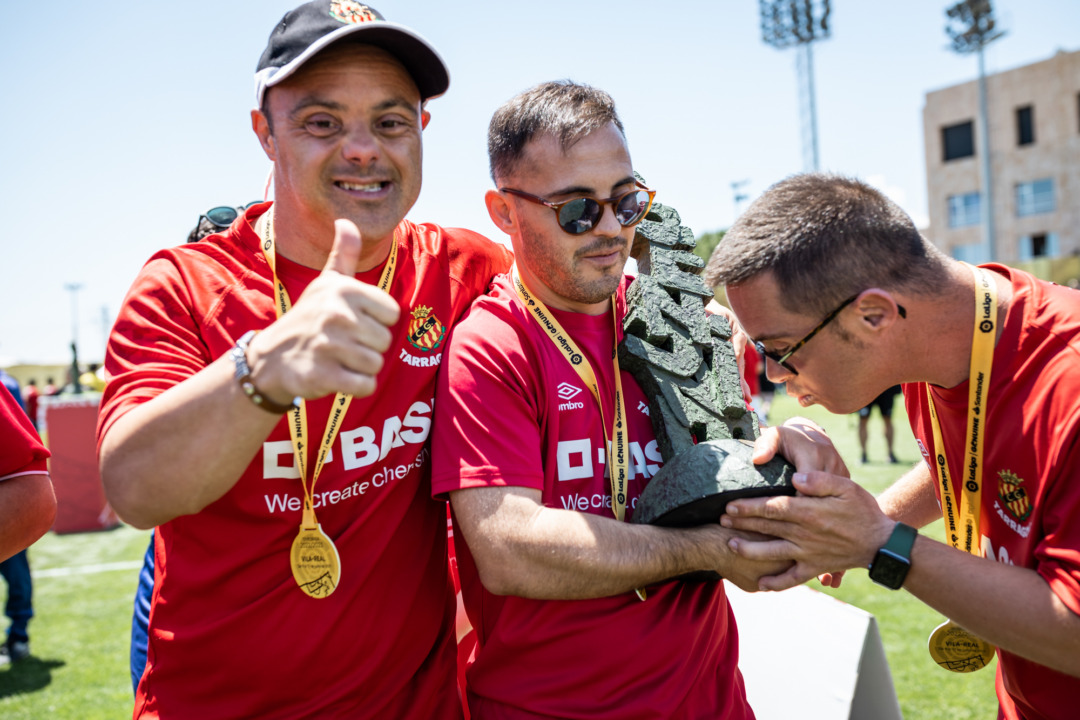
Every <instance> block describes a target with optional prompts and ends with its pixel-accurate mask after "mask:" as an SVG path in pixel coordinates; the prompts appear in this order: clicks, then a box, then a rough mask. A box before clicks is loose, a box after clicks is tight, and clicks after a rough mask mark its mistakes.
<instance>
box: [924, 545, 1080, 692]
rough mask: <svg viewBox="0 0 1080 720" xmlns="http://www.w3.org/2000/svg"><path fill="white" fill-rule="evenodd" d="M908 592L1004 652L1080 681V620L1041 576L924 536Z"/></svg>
mask: <svg viewBox="0 0 1080 720" xmlns="http://www.w3.org/2000/svg"><path fill="white" fill-rule="evenodd" d="M904 589H905V590H907V591H908V592H910V593H911V594H912V595H914V596H915V597H917V598H919V599H920V600H922V601H923V602H925V603H926V604H927V605H929V606H930V607H932V608H934V609H935V610H937V611H938V612H940V613H941V614H943V615H945V616H946V617H948V618H950V619H952V620H953V621H954V622H956V623H957V624H959V625H960V626H962V627H963V628H965V629H966V630H969V631H970V632H973V633H975V634H976V635H978V636H979V637H981V638H983V639H985V640H987V641H989V642H991V643H993V644H994V645H996V646H998V647H1000V648H1002V649H1003V650H1008V651H1009V652H1011V653H1014V654H1016V655H1020V656H1022V657H1025V658H1027V659H1029V660H1032V661H1033V662H1037V663H1039V664H1040V665H1045V666H1046V667H1049V668H1053V669H1055V670H1058V671H1060V672H1063V673H1066V674H1068V675H1073V676H1075V677H1080V653H1077V651H1076V649H1077V648H1078V647H1080V616H1078V615H1076V614H1075V613H1074V612H1072V611H1071V610H1069V608H1068V607H1067V606H1066V605H1065V604H1064V603H1063V602H1062V601H1061V599H1060V598H1058V596H1057V595H1056V594H1055V593H1054V592H1053V591H1052V590H1051V589H1050V585H1049V584H1048V583H1047V582H1046V580H1044V579H1043V578H1042V576H1040V575H1039V574H1038V573H1037V572H1036V571H1034V570H1031V569H1027V568H1020V567H1015V566H1013V565H1008V564H1006V563H999V562H995V561H993V560H990V559H986V558H980V557H975V556H974V555H970V554H968V553H965V552H963V551H961V550H956V549H954V548H952V547H949V546H947V545H944V544H942V543H939V542H937V541H935V540H931V539H929V538H926V537H921V536H920V537H919V538H918V540H917V541H916V543H915V548H914V550H913V553H912V558H911V570H910V572H909V573H908V576H907V580H906V581H905V582H904ZM929 630H930V628H927V631H929Z"/></svg>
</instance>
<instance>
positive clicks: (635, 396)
mask: <svg viewBox="0 0 1080 720" xmlns="http://www.w3.org/2000/svg"><path fill="white" fill-rule="evenodd" d="M488 149H489V157H490V162H491V173H492V178H493V180H494V181H495V184H496V187H497V188H498V190H491V191H489V192H488V193H487V196H486V201H487V206H488V211H489V213H490V215H491V218H492V220H493V221H494V222H495V224H496V225H498V226H499V227H500V228H501V229H502V230H503V231H504V232H506V233H507V234H509V235H510V237H511V240H512V243H513V247H514V252H515V256H516V258H517V265H516V266H515V272H513V273H511V274H509V275H505V276H502V277H500V278H498V279H496V281H495V283H494V287H493V289H492V291H491V292H490V294H488V295H486V296H484V297H483V298H481V299H479V300H478V301H477V302H476V303H475V304H474V305H473V307H472V309H471V310H470V311H469V314H468V315H467V317H466V318H465V319H463V320H462V322H461V323H460V324H459V325H458V327H457V328H456V329H455V331H454V333H453V337H452V339H451V341H450V344H449V347H448V349H447V358H446V361H445V364H446V367H445V368H444V372H443V374H442V375H441V376H440V378H439V385H438V393H437V398H436V402H435V433H434V435H433V456H434V462H435V469H434V472H433V476H432V489H433V492H434V493H435V494H436V495H437V496H442V495H444V494H449V497H450V499H451V504H452V507H453V511H454V515H455V527H456V531H455V542H456V545H457V551H458V562H459V569H460V572H461V584H462V593H463V595H464V599H465V606H466V609H467V610H468V613H469V617H470V620H471V621H472V624H473V626H474V627H475V628H476V632H477V643H478V645H477V649H476V651H475V656H474V657H475V661H474V662H473V664H472V665H471V666H470V667H469V670H468V674H467V678H468V679H467V688H468V696H469V707H470V710H471V712H472V717H473V718H475V719H478V720H485V719H487V718H537V717H560V718H645V717H664V718H689V717H695V718H696V717H708V718H752V717H753V712H752V711H751V709H750V707H749V706H748V704H747V701H746V695H745V690H744V687H743V681H742V676H741V674H740V673H739V670H738V666H737V663H738V634H737V632H736V629H735V620H734V617H733V616H732V612H731V608H730V606H729V605H728V602H727V598H726V596H725V594H724V587H723V583H722V582H720V581H715V582H704V583H695V582H682V581H678V580H669V579H670V578H672V577H675V576H678V575H681V574H683V573H688V572H692V571H697V570H705V569H709V570H717V571H719V572H721V573H722V574H723V575H724V576H726V577H729V578H730V579H732V580H733V581H735V582H737V583H738V584H739V585H741V586H743V587H755V586H756V580H757V577H758V576H759V575H761V574H762V573H766V572H768V573H772V572H776V571H777V570H778V569H779V568H780V567H782V566H783V563H778V564H771V563H766V564H759V563H755V562H738V561H735V558H734V557H733V556H732V554H731V553H730V551H729V550H728V548H727V545H726V540H727V539H728V538H729V537H730V535H728V534H727V533H728V531H726V530H724V529H723V528H721V527H720V526H719V525H715V524H712V525H708V526H704V527H701V528H694V529H688V530H671V529H664V528H658V527H652V526H648V525H631V524H629V523H628V522H625V521H624V518H623V516H622V513H623V512H624V513H625V518H626V519H629V517H630V516H631V515H632V514H633V507H634V504H635V502H636V500H637V497H638V495H639V494H640V492H641V490H642V489H643V488H644V487H645V485H646V484H647V482H648V479H649V478H650V477H651V476H652V475H653V474H654V473H655V472H656V471H657V470H659V468H660V465H661V464H662V460H661V457H660V453H659V451H658V450H657V445H656V440H655V439H654V435H653V429H652V425H651V424H650V422H649V418H648V416H647V414H646V413H644V412H642V411H641V410H640V409H639V408H641V407H645V406H646V405H647V403H646V402H645V396H644V394H643V393H642V391H641V389H640V388H639V387H638V385H637V383H636V382H635V381H634V380H633V378H632V376H631V375H629V374H628V373H625V372H619V371H618V368H617V366H616V367H613V365H612V357H613V350H614V348H615V346H616V343H617V341H618V338H619V337H621V335H622V329H621V328H622V318H623V315H625V313H626V301H625V291H626V286H627V284H628V278H625V277H624V275H623V265H624V263H625V261H626V258H627V255H628V254H629V251H630V246H631V242H632V241H633V237H634V225H636V224H637V223H638V222H640V220H641V219H642V218H643V217H644V216H645V214H646V212H647V211H648V208H649V206H650V204H651V196H652V193H651V191H648V190H645V189H642V188H640V187H639V186H638V185H637V184H636V183H635V180H634V172H633V165H632V163H631V160H630V154H629V151H628V149H627V145H626V139H625V137H624V134H623V128H622V123H621V122H620V121H619V118H618V116H617V114H616V112H615V107H614V103H613V102H612V100H611V98H610V97H609V96H608V95H607V94H606V93H604V92H602V91H599V90H596V89H594V88H590V87H588V86H582V85H576V84H573V83H570V82H557V83H547V84H544V85H540V86H537V87H535V88H533V89H531V90H529V91H527V92H525V93H522V94H521V95H519V96H517V97H515V98H513V99H511V100H510V101H509V102H507V103H506V104H504V105H503V106H502V107H501V108H500V109H499V110H498V111H497V112H496V113H495V116H494V117H493V118H492V120H491V124H490V127H489V132H488ZM595 198H608V199H606V200H601V201H597V200H595ZM519 278H520V285H519V280H518V279H519ZM529 308H539V311H540V312H541V313H542V314H543V315H544V316H545V317H549V318H554V319H555V320H557V322H558V324H559V326H560V327H561V328H563V329H564V330H565V333H566V336H567V337H569V338H570V341H572V342H573V343H574V344H575V346H574V349H573V350H568V351H566V352H569V353H570V355H569V356H568V355H567V354H565V353H564V351H563V349H562V347H563V346H560V345H558V344H557V343H556V342H555V341H554V340H553V339H552V337H551V335H549V333H548V331H547V330H546V329H545V328H542V327H541V322H540V320H539V319H538V318H537V317H535V316H534V315H533V314H531V312H530V310H529ZM567 347H568V346H567ZM579 354H580V355H581V356H582V357H584V358H585V359H586V361H587V362H586V363H579V365H578V367H584V366H586V365H587V366H588V367H589V368H591V371H592V372H593V373H595V378H596V385H597V387H598V396H594V395H593V394H592V393H591V392H590V391H589V390H588V389H587V388H588V387H590V384H589V383H587V382H585V380H584V379H583V378H582V377H581V376H579V374H578V373H577V372H576V371H575V366H574V364H573V363H572V361H571V360H570V357H577V356H578V355H579ZM617 383H621V387H622V391H623V392H625V402H624V403H623V405H624V407H625V411H626V415H625V422H624V424H625V426H626V427H627V428H628V438H626V442H625V444H624V447H625V452H624V453H623V454H624V456H625V457H627V458H628V467H627V468H626V471H625V473H620V472H618V471H617V470H616V469H610V470H609V474H610V475H611V476H613V477H619V476H620V475H623V476H624V477H626V478H628V479H627V484H626V487H625V489H624V491H623V490H620V491H619V492H612V489H611V485H610V484H609V481H608V479H606V478H605V470H606V469H608V468H609V464H606V460H605V456H606V454H605V452H604V448H605V435H606V434H608V433H611V431H612V427H613V424H614V423H615V422H616V421H615V420H614V418H615V417H616V412H617V409H616V406H617V404H618V403H617V400H616V388H617V387H618V384H617ZM598 403H601V404H602V409H601V405H598ZM616 442H617V443H618V440H617V439H616ZM620 452H621V451H620ZM611 454H612V455H613V456H617V452H616V451H615V450H613V451H612V453H611ZM623 493H625V497H624V500H625V502H624V503H622V504H623V505H624V508H623V510H622V511H619V510H618V509H617V508H618V505H619V504H620V503H618V501H617V500H616V502H615V503H614V506H613V502H612V498H613V497H615V498H616V499H618V498H619V496H620V494H623ZM636 588H646V589H647V597H648V599H647V600H646V601H644V602H642V601H641V600H640V599H639V598H638V596H637V595H636V594H635V592H634V590H635V589H636Z"/></svg>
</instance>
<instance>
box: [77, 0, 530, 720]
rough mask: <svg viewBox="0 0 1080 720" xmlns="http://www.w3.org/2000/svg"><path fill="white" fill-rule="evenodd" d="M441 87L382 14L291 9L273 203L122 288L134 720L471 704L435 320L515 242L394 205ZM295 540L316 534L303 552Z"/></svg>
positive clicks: (278, 69) (271, 115)
mask: <svg viewBox="0 0 1080 720" xmlns="http://www.w3.org/2000/svg"><path fill="white" fill-rule="evenodd" d="M447 85H448V76H447V72H446V68H445V66H444V65H443V63H442V61H441V59H440V58H439V56H438V55H437V53H436V52H435V51H434V50H433V49H432V48H431V47H430V46H429V45H428V44H427V43H426V41H424V40H422V39H421V38H420V37H419V36H418V35H417V34H416V33H415V32H414V31H412V30H410V29H408V28H404V27H402V26H399V25H394V24H392V23H389V22H387V21H385V20H384V19H383V18H382V16H381V15H379V14H378V13H376V12H375V11H374V10H373V9H371V8H370V7H367V6H360V5H358V4H355V3H350V2H338V1H336V0H334V1H327V0H324V1H322V2H311V3H307V4H305V5H302V6H300V7H298V8H296V9H295V10H293V11H291V12H290V13H288V14H287V15H286V16H285V18H283V20H282V22H280V23H279V24H278V25H277V26H276V28H275V29H274V31H273V33H272V34H271V36H270V40H269V43H268V46H267V49H266V51H265V52H264V54H263V57H262V59H261V60H260V61H259V68H258V71H257V74H256V86H257V99H256V101H257V105H258V108H259V109H257V110H254V111H253V112H252V126H253V129H254V131H255V133H256V136H257V137H258V139H259V141H260V144H261V145H262V147H263V149H264V151H265V152H266V154H267V156H268V157H269V158H270V159H271V161H272V162H273V163H274V170H273V173H274V188H275V192H274V195H275V201H274V203H273V204H272V205H271V204H270V203H264V204H260V205H256V206H254V207H252V208H249V209H248V210H247V211H246V212H245V213H244V215H243V217H240V218H238V219H237V220H236V221H235V222H234V223H233V224H232V225H231V226H230V227H229V228H228V230H227V231H226V232H224V233H222V234H220V235H213V236H211V237H208V238H206V239H204V240H203V241H201V242H198V243H193V244H187V245H183V246H181V247H177V248H172V249H168V250H163V251H161V252H159V253H158V254H157V255H155V257H154V258H152V259H151V261H150V262H149V263H148V264H147V265H146V267H145V268H144V269H143V271H142V272H141V273H140V275H139V277H138V278H137V279H136V281H135V283H134V285H133V287H132V289H131V290H130V292H129V294H128V298H127V300H126V301H125V304H124V306H123V307H122V309H121V312H120V316H119V319H118V321H117V324H116V327H115V328H114V331H113V336H112V339H111V341H110V345H109V353H108V356H107V360H106V364H107V368H108V371H109V376H110V382H109V385H108V387H107V388H106V393H105V397H104V398H103V406H102V413H101V416H100V421H99V452H100V459H101V468H102V479H103V482H104V484H105V488H106V493H107V495H108V497H109V500H110V502H111V503H112V505H113V507H114V508H115V509H116V510H117V512H118V513H119V514H120V515H121V517H123V518H125V519H126V520H128V521H129V522H131V523H132V524H134V525H136V526H137V527H153V526H157V527H156V532H155V578H154V591H153V596H152V604H151V610H150V626H149V634H150V638H149V645H148V653H147V665H146V669H145V671H144V673H143V675H142V678H141V680H140V683H139V688H138V692H137V697H136V703H135V715H136V716H138V717H189V716H198V717H203V718H208V717H230V718H232V717H266V718H293V717H321V718H335V717H342V718H345V717H348V718H358V717H359V718H363V717H372V718H375V717H379V718H382V717H402V718H456V717H460V715H461V706H460V700H459V697H458V693H457V689H456V684H455V669H456V658H455V634H454V609H455V603H454V594H453V589H452V586H451V583H450V578H449V573H448V561H447V551H446V509H445V505H444V504H442V503H436V502H433V501H432V500H431V498H430V491H429V485H428V477H429V472H430V455H429V451H428V448H427V444H426V440H427V437H428V434H429V430H430V419H431V401H432V397H433V396H434V383H435V374H436V372H437V370H438V367H439V364H440V362H441V352H442V350H441V348H442V343H443V342H444V341H445V338H444V336H445V332H446V331H447V329H448V328H449V327H451V326H452V325H453V323H454V322H456V320H457V318H458V317H459V316H460V315H461V314H462V313H463V312H464V310H465V309H466V308H467V306H468V304H469V303H470V302H471V300H472V299H473V298H474V297H476V296H477V295H478V294H480V293H481V292H482V291H483V289H484V287H485V286H486V285H487V282H488V279H489V278H490V277H492V276H493V275H494V274H496V273H497V272H500V271H503V270H505V268H506V267H507V266H508V265H509V259H510V258H509V254H508V253H507V251H506V250H505V249H503V248H501V247H500V246H498V245H495V244H494V243H491V242H490V241H488V240H486V239H484V238H482V237H480V236H478V235H476V234H474V233H470V232H468V231H463V230H457V229H445V228H441V227H439V226H437V225H430V224H424V225H417V224H414V223H412V222H409V221H406V220H404V219H403V218H404V216H405V214H406V213H407V212H408V210H409V209H410V208H411V207H412V206H413V204H414V203H415V201H416V198H417V196H418V194H419V191H420V184H421V174H420V172H421V155H422V153H421V130H422V128H423V126H424V125H426V123H427V121H428V119H429V118H430V115H429V114H428V112H427V110H426V109H425V107H424V105H423V103H424V101H425V100H427V99H429V98H432V97H435V96H438V95H440V94H442V93H443V92H444V91H445V90H446V89H447ZM361 233H362V239H361ZM275 279H276V280H277V281H278V282H275ZM279 285H280V286H281V287H282V288H283V290H279V289H278V286H279ZM380 286H381V288H385V289H380ZM151 298H152V300H153V301H152V302H151V301H149V300H150V299H151ZM286 299H287V300H288V302H289V303H291V308H290V309H287V310H286V311H284V312H283V313H282V314H281V316H280V318H279V317H277V314H278V313H277V311H276V309H275V308H283V307H284V306H285V301H286ZM253 331H259V332H258V333H257V334H254V335H253V334H252V332H253ZM338 392H340V393H343V394H344V396H343V397H340V398H338V397H336V396H335V394H334V393H338ZM350 396H351V402H350V401H349V397H350ZM293 405H300V406H302V407H303V408H304V416H305V418H306V432H305V431H304V428H303V427H301V426H302V425H303V424H304V423H301V422H299V418H298V414H297V413H296V412H294V411H293V410H292V409H290V406H293ZM333 408H345V409H343V410H338V411H336V412H337V413H339V414H338V415H336V416H335V422H336V423H337V424H331V423H330V418H331V412H332V411H333ZM290 426H291V427H293V428H295V430H296V433H297V435H298V439H297V440H296V441H295V442H294V441H293V439H292V438H290ZM327 426H331V428H332V429H331V431H330V432H329V433H326V434H325V435H324V429H325V428H326V427H327ZM335 429H336V437H335V436H334V432H335ZM302 435H306V436H307V438H308V440H306V441H304V440H303V438H302ZM311 438H313V439H311ZM321 438H325V439H324V440H320V439H321ZM301 443H302V447H301V450H300V452H299V457H300V458H301V459H302V460H303V461H304V462H303V463H302V464H301V463H298V462H296V460H295V458H296V456H297V452H296V451H295V448H296V446H297V445H299V444H301ZM313 446H314V447H313ZM322 447H326V448H327V449H328V452H326V453H325V454H322V453H321V452H320V448H322ZM320 454H321V455H322V458H323V460H324V462H322V463H321V472H320V473H318V475H317V480H318V484H317V485H315V475H316V472H315V466H316V465H318V464H320V461H319V455H320ZM312 515H316V517H315V518H312ZM309 522H310V525H309V524H308V523H309ZM302 523H303V526H302ZM307 528H310V529H307ZM319 534H322V537H321V538H320V537H319ZM297 537H300V538H301V541H302V542H305V543H307V542H308V541H309V540H313V541H315V542H317V543H318V544H319V546H318V547H317V550H318V552H309V553H304V552H299V553H298V554H297V555H296V558H295V560H294V559H293V557H294V556H293V555H292V553H291V548H292V547H293V543H294V539H295V538H297ZM331 542H332V543H333V549H336V553H333V552H332V551H333V549H328V548H329V543H331ZM333 557H339V558H340V565H339V566H337V567H336V568H335V566H334V565H333V564H332V563H331V562H329V560H328V559H329V558H333ZM290 566H292V567H293V568H294V571H295V572H296V573H297V574H298V575H300V582H298V581H297V580H296V579H295V578H294V575H293V572H291V571H290ZM309 570H312V571H317V572H322V574H321V575H318V574H315V572H313V573H312V575H307V576H305V575H304V574H303V573H307V572H308V571H309ZM335 570H338V571H339V572H335ZM237 668H242V669H243V672H240V673H237V672H236V669H237Z"/></svg>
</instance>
